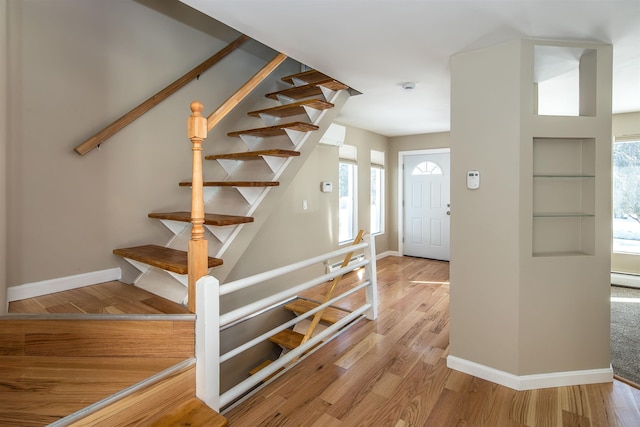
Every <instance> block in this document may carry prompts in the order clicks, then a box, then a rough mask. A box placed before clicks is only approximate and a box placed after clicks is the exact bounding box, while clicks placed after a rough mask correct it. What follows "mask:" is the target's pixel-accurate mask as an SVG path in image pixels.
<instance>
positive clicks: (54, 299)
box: [0, 282, 194, 427]
mask: <svg viewBox="0 0 640 427" xmlns="http://www.w3.org/2000/svg"><path fill="white" fill-rule="evenodd" d="M9 312H10V313H26V314H189V312H188V310H187V309H186V308H185V307H183V306H182V305H180V304H175V303H173V302H171V301H167V300H165V299H163V298H160V297H157V296H155V295H153V294H151V293H149V292H147V291H145V290H143V289H140V288H136V287H134V286H131V285H127V284H124V283H121V282H108V283H103V284H99V285H94V286H87V287H84V288H78V289H73V290H69V291H64V292H58V293H55V294H50V295H44V296H41V297H36V298H30V299H25V300H20V301H14V302H11V303H10V304H9ZM0 322H1V323H2V330H0V344H2V347H3V348H0V426H3V427H4V426H44V425H48V424H50V423H52V422H54V421H57V420H58V419H60V418H62V417H64V416H66V415H69V414H71V413H73V412H75V411H77V410H80V409H82V408H84V407H86V406H88V405H90V404H92V403H95V402H97V401H99V400H101V399H103V398H106V397H107V396H110V395H112V394H113V393H116V392H119V391H121V390H123V389H124V388H126V387H129V386H132V385H134V384H136V383H137V382H139V381H142V380H145V379H147V378H149V377H150V376H152V375H155V374H157V373H158V372H160V371H162V370H164V369H167V368H169V367H171V366H174V365H176V364H177V363H180V362H182V361H183V360H185V358H190V357H193V334H194V331H193V328H194V327H193V320H192V319H191V320H185V321H170V320H166V321H165V320H153V321H133V320H129V321H126V320H125V321H121V320H114V321H102V322H100V321H98V320H95V319H94V320H83V321H80V322H81V323H80V324H75V325H74V326H73V327H72V328H71V329H70V328H69V327H65V326H64V325H65V324H72V322H73V320H68V319H67V320H52V319H50V320H41V321H38V322H41V323H42V325H41V326H37V325H36V327H35V329H34V328H31V327H32V326H33V325H32V323H34V321H33V320H31V321H29V320H20V319H12V320H2V321H0ZM76 323H77V322H76ZM127 323H131V324H134V325H133V327H131V326H127V325H126V324H127ZM26 324H29V325H31V326H30V328H31V329H28V330H27V329H25V328H26V326H24V325H26ZM123 328H124V329H123ZM121 329H122V331H120V330H121ZM119 331H120V332H119ZM85 332H86V334H85ZM83 334H84V335H83ZM114 334H116V335H117V334H120V335H117V339H114V336H116V335H114ZM165 335H166V336H167V338H166V339H168V340H170V341H168V342H170V343H171V344H173V345H174V347H170V346H169V347H168V346H167V342H163V343H159V342H158V341H155V339H156V338H160V339H164V338H163V337H164V336H165ZM131 337H134V338H135V341H132V338H131ZM149 338H153V339H154V340H153V341H152V343H155V344H154V345H156V347H149V348H148V350H149V351H147V352H146V353H147V354H142V353H144V351H141V349H143V348H144V345H147V344H148V341H149ZM12 339H13V341H12ZM34 340H35V344H34V343H32V341H34ZM47 340H49V341H50V342H49V341H47ZM109 340H114V341H113V342H110V341H109ZM14 341H15V342H14ZM30 343H31V344H30ZM183 344H184V345H183ZM43 346H44V347H43ZM158 346H160V347H158ZM127 348H129V349H130V350H131V351H129V353H127V351H128V350H127ZM167 349H173V350H171V353H167V352H166V350H167ZM40 350H42V351H40ZM97 350H99V351H98V352H96V351H97ZM174 350H177V352H174ZM94 353H95V354H94ZM107 356H108V357H107ZM102 425H107V424H102Z"/></svg>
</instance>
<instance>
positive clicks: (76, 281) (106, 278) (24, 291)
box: [7, 268, 122, 302]
mask: <svg viewBox="0 0 640 427" xmlns="http://www.w3.org/2000/svg"><path fill="white" fill-rule="evenodd" d="M121 278H122V271H121V270H120V268H110V269H108V270H100V271H92V272H89V273H83V274H76V275H75V276H67V277H60V278H57V279H49V280H43V281H41V282H33V283H25V284H23V285H18V286H11V287H9V288H7V300H8V301H9V302H11V301H18V300H21V299H25V298H34V297H39V296H42V295H48V294H53V293H56V292H62V291H68V290H70V289H76V288H82V287H84V286H90V285H96V284H98V283H104V282H110V281H112V280H120V279H121Z"/></svg>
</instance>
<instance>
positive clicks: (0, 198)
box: [0, 0, 9, 315]
mask: <svg viewBox="0 0 640 427" xmlns="http://www.w3.org/2000/svg"><path fill="white" fill-rule="evenodd" d="M8 24H9V22H8V16H7V2H6V0H0V67H2V72H0V100H1V101H0V129H1V130H0V171H2V172H1V173H0V272H1V273H0V315H2V314H5V313H6V312H7V292H6V286H7V191H6V190H7V156H6V154H7V136H8V135H9V130H8V121H7V114H8V111H9V98H8V96H7V95H8V94H7V88H8V86H7V84H8V78H7V73H6V70H7V42H8V40H7V34H8V32H7V26H8Z"/></svg>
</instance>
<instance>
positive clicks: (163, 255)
mask: <svg viewBox="0 0 640 427" xmlns="http://www.w3.org/2000/svg"><path fill="white" fill-rule="evenodd" d="M113 253H114V254H115V255H120V256H121V257H124V258H129V259H132V260H134V261H139V262H142V263H144V264H149V265H152V266H154V267H158V268H161V269H163V270H168V271H171V272H174V273H178V274H187V273H188V267H187V253H186V252H184V251H179V250H177V249H171V248H165V247H163V246H157V245H143V246H135V247H132V248H121V249H114V250H113ZM208 265H209V268H212V267H217V266H219V265H222V260H221V259H219V258H212V257H209V262H208Z"/></svg>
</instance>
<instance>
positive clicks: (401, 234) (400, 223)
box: [397, 148, 451, 256]
mask: <svg viewBox="0 0 640 427" xmlns="http://www.w3.org/2000/svg"><path fill="white" fill-rule="evenodd" d="M419 154H451V148H425V149H424V150H407V151H398V166H397V167H398V211H397V212H398V256H403V255H404V242H403V241H402V238H403V237H404V207H403V205H402V202H403V199H404V169H403V168H402V165H403V164H404V156H415V155H419Z"/></svg>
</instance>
